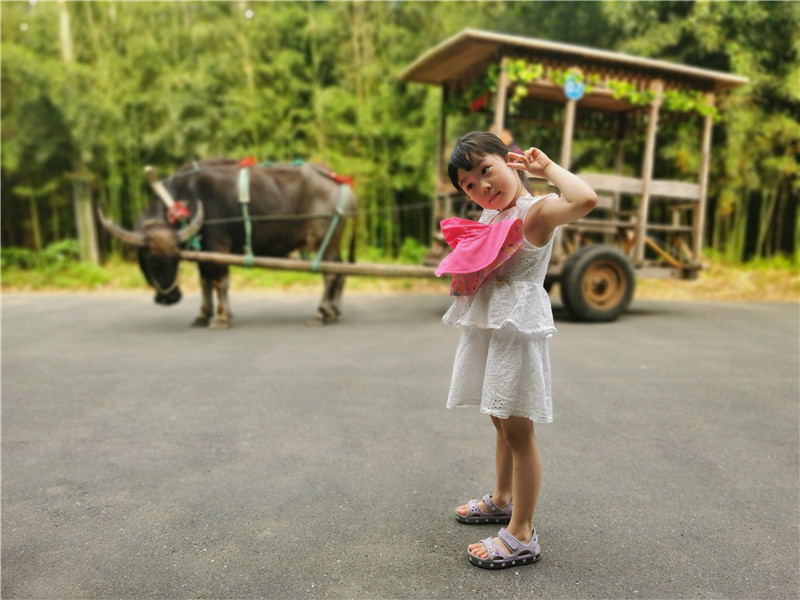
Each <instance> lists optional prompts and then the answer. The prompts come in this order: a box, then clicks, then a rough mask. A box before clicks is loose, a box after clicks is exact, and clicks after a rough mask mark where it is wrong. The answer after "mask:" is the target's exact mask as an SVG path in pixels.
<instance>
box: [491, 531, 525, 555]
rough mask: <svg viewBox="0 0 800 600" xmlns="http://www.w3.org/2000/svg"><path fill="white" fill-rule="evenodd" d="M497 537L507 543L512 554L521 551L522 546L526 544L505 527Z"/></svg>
mask: <svg viewBox="0 0 800 600" xmlns="http://www.w3.org/2000/svg"><path fill="white" fill-rule="evenodd" d="M497 537H499V538H500V539H501V540H503V543H504V544H505V545H506V548H508V549H509V550H511V554H517V552H519V549H520V548H521V547H522V546H524V544H523V543H522V542H520V541H519V540H518V539H517V538H515V537H514V536H513V535H511V534H510V533H509V532H508V529H506V528H505V527H501V528H500V531H499V532H498V534H497Z"/></svg>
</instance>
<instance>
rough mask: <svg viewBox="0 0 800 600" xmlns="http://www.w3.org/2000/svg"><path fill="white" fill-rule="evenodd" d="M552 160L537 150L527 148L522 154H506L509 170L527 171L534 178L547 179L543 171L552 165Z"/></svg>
mask: <svg viewBox="0 0 800 600" xmlns="http://www.w3.org/2000/svg"><path fill="white" fill-rule="evenodd" d="M552 162H553V161H552V160H550V158H548V156H547V155H546V154H545V153H544V152H542V151H541V150H539V149H538V148H533V147H531V148H529V149H528V150H526V151H525V153H524V154H518V153H516V152H509V153H508V162H507V163H506V164H507V165H508V167H509V168H510V169H516V170H517V171H527V172H528V173H530V174H531V175H533V176H534V177H541V178H542V179H547V177H546V176H545V174H544V170H545V169H546V168H547V167H548V166H549V165H550V164H552Z"/></svg>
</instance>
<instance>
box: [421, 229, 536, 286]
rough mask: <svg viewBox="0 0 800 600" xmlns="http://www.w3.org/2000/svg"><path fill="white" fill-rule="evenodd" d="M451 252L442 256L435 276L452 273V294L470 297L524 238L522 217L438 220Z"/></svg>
mask: <svg viewBox="0 0 800 600" xmlns="http://www.w3.org/2000/svg"><path fill="white" fill-rule="evenodd" d="M441 227H442V234H443V235H444V239H445V241H446V242H447V243H448V245H450V247H451V248H453V251H452V252H451V253H450V254H448V255H447V256H445V257H444V258H443V259H442V262H441V263H439V266H438V267H437V268H436V276H437V277H441V276H442V275H443V274H445V273H449V274H451V275H452V276H453V281H452V283H451V284H450V295H451V296H471V295H473V294H474V293H475V292H476V291H478V288H479V287H480V286H481V284H482V283H483V282H484V280H485V279H486V278H487V277H488V276H489V275H490V274H491V273H492V271H494V270H495V269H497V267H499V266H500V265H502V264H503V263H504V262H506V261H507V260H508V259H509V258H511V256H512V255H513V254H514V252H516V251H517V250H518V249H519V247H520V245H521V244H522V240H523V239H524V238H525V236H524V232H523V226H522V219H508V220H505V221H500V222H499V223H494V224H490V225H487V224H485V223H477V222H475V221H471V220H469V219H459V218H457V217H453V218H450V219H445V220H443V221H442V222H441Z"/></svg>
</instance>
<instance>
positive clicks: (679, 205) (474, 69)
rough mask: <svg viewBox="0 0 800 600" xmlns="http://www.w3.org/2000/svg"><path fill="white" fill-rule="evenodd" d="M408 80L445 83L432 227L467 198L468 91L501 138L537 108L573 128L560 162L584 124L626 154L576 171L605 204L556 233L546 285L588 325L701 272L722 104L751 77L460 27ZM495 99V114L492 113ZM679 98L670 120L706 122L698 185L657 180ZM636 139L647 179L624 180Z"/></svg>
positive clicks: (546, 121)
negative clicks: (655, 282) (462, 118)
mask: <svg viewBox="0 0 800 600" xmlns="http://www.w3.org/2000/svg"><path fill="white" fill-rule="evenodd" d="M493 74H494V76H493ZM401 78H402V79H404V80H406V81H413V82H420V83H425V84H431V85H438V86H441V87H442V98H443V102H442V111H441V119H440V127H439V149H438V164H437V167H438V168H437V173H438V174H439V177H440V182H439V185H438V187H437V189H438V190H439V191H438V192H437V195H436V200H435V206H434V211H433V212H434V226H436V224H438V222H439V221H440V220H441V219H443V218H446V217H448V216H453V215H454V214H458V213H459V211H458V209H457V206H458V204H459V203H462V202H463V195H461V194H456V193H455V192H454V191H453V189H452V186H451V185H450V182H449V180H447V175H446V163H445V161H446V155H449V146H450V144H451V143H452V140H448V133H449V132H448V128H447V110H445V106H446V105H452V104H453V102H454V100H455V99H457V98H458V97H459V96H461V97H464V96H466V97H467V99H468V100H469V99H470V97H469V94H476V93H477V94H478V95H477V96H476V97H475V98H474V101H473V102H472V107H471V109H472V110H477V111H481V110H482V111H483V112H485V113H486V114H487V120H488V119H491V120H490V123H491V125H492V130H494V131H497V132H502V131H504V130H509V129H510V130H511V131H513V130H514V128H515V125H514V122H515V119H517V120H518V119H522V118H528V119H529V120H535V119H537V117H536V116H534V117H531V116H530V112H531V111H527V113H528V116H527V117H526V116H525V115H526V111H525V110H524V106H525V105H527V106H528V107H530V106H532V105H533V104H535V105H537V108H538V113H537V114H538V122H536V125H537V126H538V125H541V126H543V127H553V126H554V125H555V126H560V127H561V129H562V131H563V134H562V137H561V154H560V160H559V163H560V164H561V165H562V166H564V167H565V168H567V169H569V168H570V166H571V163H572V158H573V156H572V155H573V138H574V134H575V131H576V130H578V131H580V130H581V128H582V127H595V128H597V127H601V128H602V127H604V128H605V129H606V131H603V132H602V134H603V135H607V136H609V139H613V140H615V146H616V156H615V159H614V165H613V169H611V171H612V172H608V173H584V172H578V174H579V176H580V177H582V178H583V179H584V180H585V181H586V182H587V183H588V184H589V185H590V186H592V188H593V189H594V190H595V191H596V192H597V194H598V197H599V202H598V206H597V208H596V209H595V210H594V211H592V213H591V214H590V215H588V216H587V217H586V218H584V219H581V220H580V221H578V222H576V223H574V224H572V225H569V226H566V227H563V228H560V229H559V231H558V234H557V239H556V243H555V244H554V248H553V256H552V259H551V261H550V265H549V268H548V273H547V280H546V285H547V286H548V287H549V286H550V285H552V284H553V283H555V282H558V283H559V284H560V288H561V297H562V299H563V302H564V305H565V306H566V307H567V309H568V310H570V311H571V312H572V313H573V314H574V315H575V316H576V317H577V318H579V319H581V320H590V321H608V320H613V319H615V318H616V317H617V316H619V315H620V314H621V313H622V312H624V311H625V310H626V308H627V307H628V305H629V304H630V301H631V299H632V297H633V291H634V286H635V278H636V277H637V276H639V277H675V278H682V279H688V278H694V277H696V275H697V272H698V270H699V269H700V268H701V251H702V248H703V230H704V216H705V211H706V194H707V187H708V177H709V162H710V155H711V137H712V125H713V121H714V117H715V114H716V109H715V101H716V97H717V95H718V94H720V93H721V92H724V91H726V90H729V89H731V88H733V87H736V86H741V85H744V84H745V83H747V79H746V78H744V77H738V76H735V75H731V74H728V73H722V72H718V71H711V70H707V69H699V68H696V67H689V66H685V65H680V64H675V63H670V62H664V61H659V60H652V59H645V58H639V57H635V56H631V55H628V54H621V53H617V52H608V51H603V50H597V49H593V48H587V47H582V46H576V45H571V44H562V43H556V42H550V41H545V40H538V39H534V38H526V37H518V36H509V35H499V34H496V33H489V32H485V31H476V30H465V31H462V32H461V33H459V34H458V35H456V36H454V37H451V38H450V39H448V40H446V41H444V42H442V43H441V44H439V45H438V46H436V47H434V48H432V49H431V50H429V51H428V52H426V53H425V54H423V55H422V56H421V57H420V58H419V59H417V60H416V61H415V62H414V63H413V64H411V65H410V66H409V67H408V68H407V69H406V70H405V71H404V72H403V73H402V75H401ZM486 81H493V83H491V84H489V85H491V88H492V89H488V90H487V89H486V87H482V85H481V83H482V82H486ZM476 83H477V84H478V85H477V86H476ZM485 85H486V84H485V83H484V86H485ZM489 95H491V99H492V101H493V106H491V104H490V103H487V104H486V105H485V107H482V106H481V105H482V104H483V103H484V102H485V101H486V98H487V97H488V96H489ZM512 102H513V103H515V106H517V107H519V106H522V109H521V110H518V113H519V116H515V115H514V114H510V111H509V105H510V104H511V103H512ZM679 102H682V103H683V106H682V107H681V108H682V109H683V111H672V110H670V112H669V117H670V118H686V117H689V116H691V117H695V118H697V117H698V115H699V118H700V123H699V125H700V127H699V130H700V135H699V136H698V137H699V140H698V149H699V152H700V163H699V168H698V171H697V173H696V177H695V178H694V180H693V181H674V180H662V179H655V178H654V163H655V157H656V156H657V154H656V140H657V132H658V129H659V119H660V118H662V114H663V113H664V112H665V109H668V108H669V109H671V108H674V105H675V104H677V103H679ZM687 104H688V105H689V106H688V107H687ZM463 106H465V107H466V105H465V104H464V105H463ZM687 108H688V110H687ZM465 110H469V109H467V108H465ZM534 112H536V111H534ZM542 115H545V116H544V117H542ZM676 116H677V117H676ZM578 117H581V118H578ZM598 124H599V125H598ZM637 131H638V132H639V133H640V134H641V133H645V138H644V149H643V159H642V162H641V169H640V172H639V174H638V175H636V176H632V175H630V170H631V169H630V167H628V171H629V172H628V173H626V172H625V169H626V165H625V164H624V157H625V149H626V140H627V139H628V138H629V136H630V135H631V134H635V133H637ZM462 133H465V132H456V133H454V135H453V138H455V137H458V136H459V135H460V134H462ZM528 145H529V143H528ZM526 147H527V146H526ZM552 155H553V153H552V151H551V156H552ZM553 158H556V157H555V156H554V157H553ZM634 169H635V168H634ZM542 183H543V184H544V183H545V182H542ZM543 191H544V190H543ZM434 237H435V239H436V238H438V240H439V255H440V256H439V257H438V258H440V257H441V254H442V253H443V252H445V251H446V248H445V247H444V242H443V238H441V235H440V234H439V235H438V236H434ZM434 255H435V253H434ZM436 259H437V257H436V256H433V261H434V262H435V261H436Z"/></svg>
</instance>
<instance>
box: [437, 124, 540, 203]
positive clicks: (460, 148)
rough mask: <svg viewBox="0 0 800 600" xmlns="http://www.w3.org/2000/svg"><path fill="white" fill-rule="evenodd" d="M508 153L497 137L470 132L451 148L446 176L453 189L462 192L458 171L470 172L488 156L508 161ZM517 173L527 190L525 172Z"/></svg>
mask: <svg viewBox="0 0 800 600" xmlns="http://www.w3.org/2000/svg"><path fill="white" fill-rule="evenodd" d="M510 151H511V148H509V147H508V146H506V145H505V144H504V143H503V141H502V140H501V139H500V138H499V137H497V136H496V135H495V134H493V133H489V132H487V131H472V132H470V133H468V134H466V135H465V136H463V137H461V138H460V139H459V140H458V141H457V142H456V144H455V146H453V151H452V152H451V153H450V162H449V163H448V164H447V174H448V175H450V181H451V182H452V184H453V187H455V188H456V189H457V190H459V191H462V192H463V191H464V190H462V189H461V186H460V185H458V170H459V169H464V170H465V171H471V170H472V169H473V168H474V167H475V165H476V164H477V163H478V161H480V160H481V159H482V158H484V157H485V156H488V155H490V154H494V155H496V156H499V157H500V158H502V159H503V160H508V153H509V152H510ZM518 173H519V178H520V180H522V183H523V185H524V186H525V189H528V176H527V173H525V171H518Z"/></svg>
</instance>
